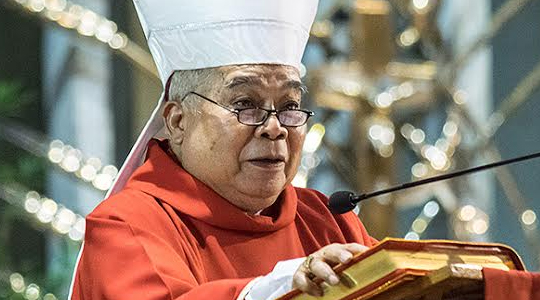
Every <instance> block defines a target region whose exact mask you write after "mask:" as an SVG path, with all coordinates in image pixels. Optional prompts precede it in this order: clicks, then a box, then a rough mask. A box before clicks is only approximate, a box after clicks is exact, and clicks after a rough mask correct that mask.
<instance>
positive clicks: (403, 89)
mask: <svg viewBox="0 0 540 300" xmlns="http://www.w3.org/2000/svg"><path fill="white" fill-rule="evenodd" d="M399 93H400V94H401V97H402V98H407V97H410V96H412V95H413V94H414V87H413V85H412V83H411V82H410V81H405V82H403V83H402V84H400V85H399Z"/></svg>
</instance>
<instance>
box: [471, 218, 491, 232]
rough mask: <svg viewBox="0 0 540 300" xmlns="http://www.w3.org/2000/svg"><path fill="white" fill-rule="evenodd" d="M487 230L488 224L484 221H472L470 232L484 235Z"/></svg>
mask: <svg viewBox="0 0 540 300" xmlns="http://www.w3.org/2000/svg"><path fill="white" fill-rule="evenodd" d="M488 228H489V224H488V222H487V221H486V220H484V219H477V220H474V221H473V223H472V231H473V233H476V234H484V233H486V231H487V230H488Z"/></svg>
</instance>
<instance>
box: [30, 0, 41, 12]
mask: <svg viewBox="0 0 540 300" xmlns="http://www.w3.org/2000/svg"><path fill="white" fill-rule="evenodd" d="M28 8H29V9H30V10H31V11H34V12H41V11H42V10H43V9H45V3H44V2H43V0H31V2H30V4H29V6H28Z"/></svg>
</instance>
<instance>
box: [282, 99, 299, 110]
mask: <svg viewBox="0 0 540 300" xmlns="http://www.w3.org/2000/svg"><path fill="white" fill-rule="evenodd" d="M299 108H300V104H299V103H298V102H295V101H291V102H289V103H287V104H285V109H299Z"/></svg>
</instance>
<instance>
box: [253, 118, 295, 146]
mask: <svg viewBox="0 0 540 300" xmlns="http://www.w3.org/2000/svg"><path fill="white" fill-rule="evenodd" d="M288 133H289V132H288V130H287V128H286V127H284V126H281V123H279V120H278V118H277V115H276V114H275V113H272V114H270V116H268V119H266V121H265V122H264V123H263V124H261V125H259V126H257V129H256V130H255V135H256V136H257V137H264V138H267V139H270V140H279V139H286V138H287V135H288Z"/></svg>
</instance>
